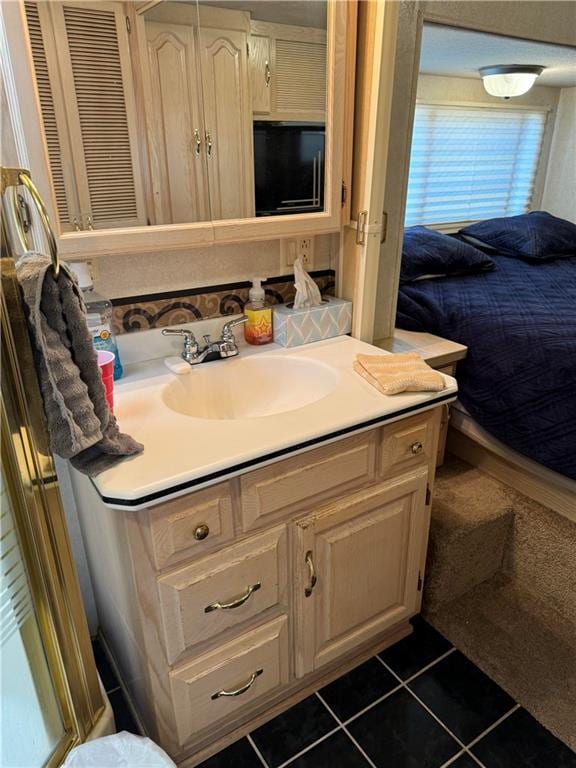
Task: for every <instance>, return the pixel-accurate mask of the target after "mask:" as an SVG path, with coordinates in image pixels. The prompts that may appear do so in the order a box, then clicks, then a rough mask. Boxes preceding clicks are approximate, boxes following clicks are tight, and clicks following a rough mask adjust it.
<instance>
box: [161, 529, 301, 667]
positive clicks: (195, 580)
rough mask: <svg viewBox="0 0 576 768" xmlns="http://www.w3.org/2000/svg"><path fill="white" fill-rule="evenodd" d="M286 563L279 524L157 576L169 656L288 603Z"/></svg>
mask: <svg viewBox="0 0 576 768" xmlns="http://www.w3.org/2000/svg"><path fill="white" fill-rule="evenodd" d="M286 567H287V548H286V530H285V528H284V527H281V528H273V529H272V530H271V531H267V532H266V533H264V534H262V535H261V536H258V537H257V538H254V539H247V540H246V541H243V542H241V543H239V544H235V545H234V546H232V547H229V548H228V549H224V550H222V551H220V552H218V553H217V554H215V555H212V556H211V557H208V558H206V559H204V560H201V561H197V562H195V563H192V564H191V565H187V566H185V567H183V568H180V569H178V570H177V571H174V572H172V573H168V574H166V575H164V576H162V577H160V579H159V580H158V597H159V602H160V613H161V616H162V626H163V630H164V643H165V646H166V652H167V658H168V662H169V663H171V664H172V663H174V662H175V661H176V660H177V659H178V658H179V657H180V656H181V654H183V653H184V652H185V651H187V650H188V649H190V648H191V647H192V646H193V645H196V644H198V643H202V642H203V641H204V640H208V639H211V638H214V637H218V635H220V634H221V633H222V632H224V631H225V630H226V629H229V628H230V627H235V626H240V625H242V624H245V623H246V622H249V621H253V620H254V619H255V618H257V617H259V616H260V615H261V614H263V613H264V612H265V611H267V610H270V609H272V608H284V609H286V607H287V605H286V595H287V593H286V582H287V576H286Z"/></svg>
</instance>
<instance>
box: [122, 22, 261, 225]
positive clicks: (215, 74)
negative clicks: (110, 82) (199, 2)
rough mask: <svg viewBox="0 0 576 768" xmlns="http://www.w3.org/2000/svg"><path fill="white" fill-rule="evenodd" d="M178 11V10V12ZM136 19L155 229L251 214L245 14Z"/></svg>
mask: <svg viewBox="0 0 576 768" xmlns="http://www.w3.org/2000/svg"><path fill="white" fill-rule="evenodd" d="M177 11H182V12H177ZM164 15H165V16H166V19H165V20H162V21H151V20H149V19H146V17H145V16H138V17H137V19H136V31H137V36H138V38H139V41H140V46H141V48H145V50H142V53H141V60H142V62H143V66H142V86H143V90H144V109H145V113H146V122H147V126H148V155H149V166H150V177H151V184H152V191H153V205H154V222H153V223H155V224H177V223H184V224H186V223H190V222H199V221H207V220H210V219H237V218H243V217H249V216H253V215H254V168H253V166H254V159H253V151H252V120H251V107H250V84H249V73H248V52H247V47H248V46H247V29H248V18H247V15H246V14H245V13H243V12H240V11H231V10H227V11H222V10H221V9H218V8H204V7H203V8H202V13H201V16H200V26H198V21H197V19H196V17H195V15H194V14H190V13H189V9H187V8H184V9H178V8H173V7H171V8H169V9H167V10H166V12H165V14H164Z"/></svg>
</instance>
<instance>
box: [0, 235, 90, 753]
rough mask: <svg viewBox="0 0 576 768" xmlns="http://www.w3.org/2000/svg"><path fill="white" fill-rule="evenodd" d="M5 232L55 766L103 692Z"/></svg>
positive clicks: (9, 415)
mask: <svg viewBox="0 0 576 768" xmlns="http://www.w3.org/2000/svg"><path fill="white" fill-rule="evenodd" d="M2 229H3V230H4V227H3V228H2ZM2 234H3V237H2V258H1V259H0V265H1V278H2V296H1V347H2V376H1V386H2V400H1V430H2V434H1V447H2V464H3V468H4V472H5V477H6V486H7V491H8V493H9V497H10V502H11V504H12V505H13V511H14V516H15V522H16V526H17V528H18V533H19V536H20V541H21V545H22V550H23V555H24V558H25V560H26V566H27V570H28V575H29V578H30V586H31V590H32V596H33V600H34V608H35V611H36V615H37V619H38V624H39V628H40V633H41V635H42V640H43V644H44V650H45V653H46V658H47V661H48V665H49V668H50V672H51V675H52V679H53V681H54V686H55V691H56V694H57V697H58V701H59V704H60V709H61V713H62V718H63V724H64V736H63V738H62V739H61V741H60V743H59V744H58V746H57V748H56V749H55V750H54V752H53V753H52V755H51V756H50V758H49V760H48V762H47V763H46V764H45V765H46V766H48V768H52V767H53V766H58V765H60V764H61V763H62V761H63V760H64V758H65V756H66V754H67V753H68V752H69V750H70V749H71V748H72V747H74V746H75V745H77V744H79V743H82V742H83V741H85V739H86V737H87V736H88V735H89V733H90V731H91V730H92V729H93V728H94V726H95V725H96V723H97V722H98V720H99V718H100V717H101V716H102V714H103V712H104V699H103V696H102V692H101V689H100V683H99V679H98V674H97V672H96V666H95V663H94V656H93V653H92V647H91V642H90V634H89V631H88V624H87V621H86V615H85V613H84V606H83V603H82V598H81V594H80V587H79V584H78V578H77V574H76V567H75V563H74V559H73V556H72V551H71V548H70V542H69V538H68V531H67V526H66V519H65V516H64V510H63V507H62V501H61V498H60V493H59V490H58V480H57V477H56V470H55V467H54V462H53V458H52V455H51V453H50V449H49V447H48V434H47V431H46V427H45V421H44V413H43V409H42V400H41V395H40V390H39V386H38V380H37V376H36V370H35V368H34V360H33V354H32V348H31V344H30V339H29V337H28V329H27V323H26V318H25V316H24V310H23V306H22V299H21V294H20V288H19V285H18V283H17V280H16V272H15V267H14V260H13V259H12V257H11V253H10V250H9V246H8V245H7V242H6V238H5V231H3V232H2Z"/></svg>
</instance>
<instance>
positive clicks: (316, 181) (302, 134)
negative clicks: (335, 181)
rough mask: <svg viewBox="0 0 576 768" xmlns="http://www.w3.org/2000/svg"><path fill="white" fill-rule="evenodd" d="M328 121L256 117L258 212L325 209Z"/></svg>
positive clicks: (255, 168) (255, 163)
mask: <svg viewBox="0 0 576 768" xmlns="http://www.w3.org/2000/svg"><path fill="white" fill-rule="evenodd" d="M325 133H326V131H325V125H324V123H301V122H291V121H273V120H256V121H254V181H255V187H256V216H278V215H279V214H288V213H318V212H321V211H323V210H324V146H325Z"/></svg>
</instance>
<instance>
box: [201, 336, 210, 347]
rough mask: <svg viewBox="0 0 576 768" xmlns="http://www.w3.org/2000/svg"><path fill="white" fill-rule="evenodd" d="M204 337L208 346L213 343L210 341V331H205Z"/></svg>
mask: <svg viewBox="0 0 576 768" xmlns="http://www.w3.org/2000/svg"><path fill="white" fill-rule="evenodd" d="M202 338H203V339H204V344H206V346H207V347H208V346H210V344H211V343H212V342H211V341H210V334H209V333H205V334H204V336H203V337H202Z"/></svg>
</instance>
